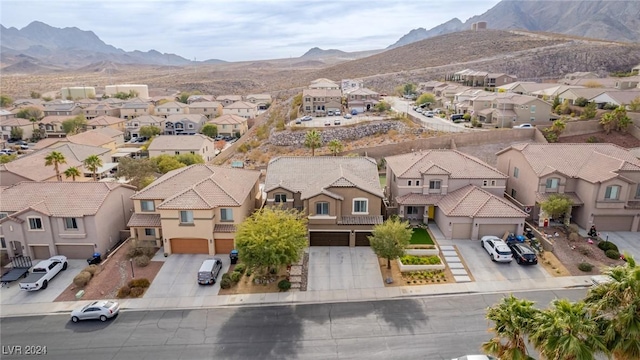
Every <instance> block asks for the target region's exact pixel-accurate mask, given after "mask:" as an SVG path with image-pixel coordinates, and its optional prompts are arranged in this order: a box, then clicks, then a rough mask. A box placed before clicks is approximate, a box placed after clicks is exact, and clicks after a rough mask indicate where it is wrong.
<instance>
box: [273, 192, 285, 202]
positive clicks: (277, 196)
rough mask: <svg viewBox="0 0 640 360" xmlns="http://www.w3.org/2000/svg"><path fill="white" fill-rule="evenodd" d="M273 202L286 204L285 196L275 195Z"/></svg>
mask: <svg viewBox="0 0 640 360" xmlns="http://www.w3.org/2000/svg"><path fill="white" fill-rule="evenodd" d="M275 201H276V202H277V203H286V202H287V194H276V195H275Z"/></svg>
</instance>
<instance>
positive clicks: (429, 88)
mask: <svg viewBox="0 0 640 360" xmlns="http://www.w3.org/2000/svg"><path fill="white" fill-rule="evenodd" d="M446 85H447V83H444V82H442V81H435V80H430V81H427V82H424V83H419V84H418V89H419V90H420V91H421V92H423V93H432V94H435V89H436V88H437V87H442V86H446Z"/></svg>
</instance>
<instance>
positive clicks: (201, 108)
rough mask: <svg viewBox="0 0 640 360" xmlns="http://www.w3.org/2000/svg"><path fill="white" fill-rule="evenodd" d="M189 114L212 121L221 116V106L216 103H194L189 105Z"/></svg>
mask: <svg viewBox="0 0 640 360" xmlns="http://www.w3.org/2000/svg"><path fill="white" fill-rule="evenodd" d="M189 114H199V115H204V116H206V117H207V119H213V118H214V117H216V116H220V115H222V104H221V103H219V102H217V101H194V102H191V103H189Z"/></svg>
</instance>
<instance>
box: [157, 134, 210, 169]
mask: <svg viewBox="0 0 640 360" xmlns="http://www.w3.org/2000/svg"><path fill="white" fill-rule="evenodd" d="M148 150H149V157H154V156H160V155H172V156H173V155H180V154H196V155H200V156H202V159H203V160H204V161H205V162H208V161H211V160H212V159H213V158H214V157H215V156H216V155H215V151H216V149H215V142H214V141H213V139H211V138H210V137H208V136H205V135H202V134H195V135H160V136H156V137H154V138H153V140H152V141H151V144H149V148H148Z"/></svg>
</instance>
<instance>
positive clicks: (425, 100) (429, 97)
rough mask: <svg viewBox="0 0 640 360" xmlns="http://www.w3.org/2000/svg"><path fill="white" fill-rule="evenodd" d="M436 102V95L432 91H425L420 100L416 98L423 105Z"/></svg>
mask: <svg viewBox="0 0 640 360" xmlns="http://www.w3.org/2000/svg"><path fill="white" fill-rule="evenodd" d="M435 102H436V97H435V95H433V94H432V93H424V94H422V95H420V96H419V97H418V100H416V104H417V105H422V104H429V105H431V104H434V103H435Z"/></svg>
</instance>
